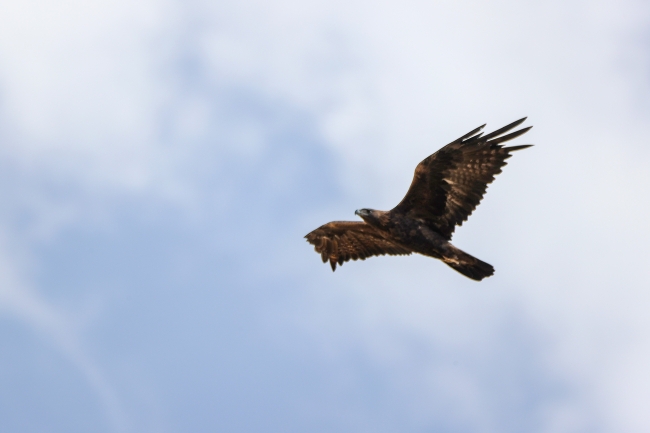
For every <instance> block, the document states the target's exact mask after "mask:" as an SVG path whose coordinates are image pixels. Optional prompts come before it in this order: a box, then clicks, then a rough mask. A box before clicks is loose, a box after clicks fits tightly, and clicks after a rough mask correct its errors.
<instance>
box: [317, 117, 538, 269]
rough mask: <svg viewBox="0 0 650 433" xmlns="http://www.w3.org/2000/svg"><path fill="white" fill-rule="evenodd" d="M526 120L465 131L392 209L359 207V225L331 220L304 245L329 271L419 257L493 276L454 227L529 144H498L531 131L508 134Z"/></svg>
mask: <svg viewBox="0 0 650 433" xmlns="http://www.w3.org/2000/svg"><path fill="white" fill-rule="evenodd" d="M525 120H526V118H525V117H524V118H523V119H519V120H517V121H516V122H513V123H511V124H509V125H507V126H504V127H503V128H501V129H498V130H496V131H494V132H492V133H490V134H487V135H483V133H482V132H481V130H482V129H483V128H484V127H485V125H482V126H479V127H478V128H476V129H474V130H472V131H470V132H468V133H467V134H465V135H463V136H462V137H460V138H458V139H456V140H454V141H452V142H451V143H449V144H448V145H446V146H444V147H443V148H441V149H440V150H438V151H437V152H436V153H434V154H432V155H430V156H428V157H427V158H425V159H424V160H423V161H422V162H420V163H419V164H418V166H417V167H416V168H415V175H414V176H413V181H412V182H411V186H410V188H409V190H408V192H407V193H406V196H404V198H403V199H402V201H401V202H400V203H399V204H398V205H397V206H395V207H394V208H393V209H392V210H389V211H380V210H374V209H359V210H357V211H355V212H354V213H355V215H358V216H359V217H361V219H362V220H363V221H332V222H330V223H327V224H325V225H322V226H320V227H318V228H317V229H316V230H314V231H312V232H311V233H309V234H308V235H307V236H305V238H306V239H307V242H309V243H310V244H312V245H313V246H314V248H315V250H316V252H317V253H320V255H321V258H322V259H323V263H327V262H328V261H329V263H330V265H331V267H332V271H335V270H336V265H337V264H338V265H343V263H345V262H347V261H348V260H359V259H360V260H365V259H366V258H368V257H371V256H378V255H385V254H389V255H409V254H411V253H419V254H422V255H425V256H427V257H433V258H436V259H439V260H442V261H443V262H444V263H446V264H447V265H448V266H450V267H451V268H453V269H455V270H456V271H458V272H460V273H461V274H463V275H465V276H466V277H469V278H471V279H473V280H476V281H481V280H482V279H483V278H485V277H489V276H490V275H492V274H494V268H493V267H492V265H490V264H488V263H485V262H483V261H481V260H479V259H477V258H476V257H473V256H471V255H469V254H467V253H466V252H464V251H461V250H460V249H458V248H456V247H455V246H453V245H452V244H451V243H450V241H451V237H452V235H453V233H454V229H455V228H456V226H460V225H462V224H463V222H464V221H466V220H467V218H468V217H469V216H470V214H471V213H472V212H473V211H474V209H476V206H478V204H479V203H480V202H481V199H482V198H483V195H484V194H485V191H486V189H487V186H488V184H490V183H491V182H492V181H493V180H494V177H495V176H496V175H497V174H499V173H501V168H502V167H503V166H505V165H506V159H508V158H510V156H512V155H511V154H512V152H515V151H517V150H522V149H526V148H528V147H531V146H532V145H530V144H525V145H520V146H511V147H503V145H502V143H505V142H507V141H510V140H512V139H514V138H517V137H519V136H520V135H522V134H525V133H526V132H527V131H528V130H529V129H530V128H532V126H529V127H527V128H522V129H519V130H517V131H514V132H511V133H509V134H507V135H506V133H507V132H509V131H511V130H512V129H514V128H516V127H517V126H519V125H520V124H521V123H523V122H524V121H525Z"/></svg>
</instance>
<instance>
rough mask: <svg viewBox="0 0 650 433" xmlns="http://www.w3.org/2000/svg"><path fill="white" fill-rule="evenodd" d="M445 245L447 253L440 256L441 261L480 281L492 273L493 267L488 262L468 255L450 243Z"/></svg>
mask: <svg viewBox="0 0 650 433" xmlns="http://www.w3.org/2000/svg"><path fill="white" fill-rule="evenodd" d="M447 246H448V249H447V251H446V253H447V254H445V257H443V258H442V261H443V262H445V263H446V264H447V265H449V266H450V267H452V268H453V269H455V270H457V271H458V272H460V273H461V274H463V275H465V276H466V277H468V278H471V279H472V280H476V281H481V280H482V279H483V278H485V277H489V276H490V275H492V274H494V268H493V267H492V265H490V264H489V263H485V262H483V261H481V260H479V259H477V258H476V257H473V256H470V255H469V254H467V253H466V252H464V251H461V250H459V249H458V248H456V247H454V246H453V245H451V244H447Z"/></svg>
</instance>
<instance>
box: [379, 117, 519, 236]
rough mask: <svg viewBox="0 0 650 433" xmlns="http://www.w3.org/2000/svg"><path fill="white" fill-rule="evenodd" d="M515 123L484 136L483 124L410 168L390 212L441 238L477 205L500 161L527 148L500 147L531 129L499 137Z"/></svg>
mask: <svg viewBox="0 0 650 433" xmlns="http://www.w3.org/2000/svg"><path fill="white" fill-rule="evenodd" d="M524 120H526V118H525V117H524V118H523V119H520V120H517V121H516V122H513V123H511V124H510V125H507V126H504V127H503V128H501V129H498V130H496V131H494V132H492V133H490V134H488V135H485V136H483V135H482V133H480V131H481V129H483V127H484V126H485V125H483V126H480V127H478V128H476V129H475V130H473V131H471V132H469V133H468V134H465V135H463V136H462V137H460V138H458V139H457V140H455V141H453V142H451V143H449V144H448V145H446V146H445V147H443V148H442V149H440V150H439V151H437V152H436V153H434V154H433V155H430V156H429V157H428V158H426V159H424V160H423V161H422V162H421V163H420V164H418V166H417V167H416V168H415V175H414V177H413V182H412V183H411V187H410V188H409V190H408V192H407V193H406V196H405V197H404V198H403V199H402V201H401V202H400V203H399V204H398V205H397V206H396V207H395V208H394V209H393V210H392V211H391V212H394V213H402V214H405V215H408V216H410V217H412V218H419V219H422V220H424V221H426V222H427V223H428V224H430V225H431V226H433V227H432V228H435V229H436V230H438V231H439V233H440V234H442V235H443V236H445V237H446V238H447V239H451V235H452V234H453V232H454V229H455V227H456V226H457V225H461V224H462V223H463V222H464V221H466V220H467V218H468V217H469V216H470V214H471V213H472V212H473V211H474V209H476V206H478V204H479V203H480V202H481V199H482V198H483V195H484V194H485V190H486V189H487V185H488V184H489V183H491V182H492V181H493V180H494V177H495V176H496V175H497V174H499V173H501V168H502V167H503V166H504V165H506V162H505V160H506V159H508V158H510V156H511V155H510V154H511V153H512V152H514V151H516V150H520V149H525V148H527V147H530V145H523V146H512V147H503V146H502V145H501V143H504V142H506V141H509V140H512V139H513V138H516V137H519V136H520V135H522V134H524V133H526V132H527V131H528V130H529V129H530V128H532V126H531V127H528V128H523V129H520V130H518V131H515V132H512V133H510V134H508V135H503V134H505V133H506V132H508V131H510V130H511V129H513V128H515V127H517V126H518V125H520V124H521V123H522V122H523V121H524Z"/></svg>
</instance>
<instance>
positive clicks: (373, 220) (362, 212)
mask: <svg viewBox="0 0 650 433" xmlns="http://www.w3.org/2000/svg"><path fill="white" fill-rule="evenodd" d="M382 213H383V212H381V211H378V210H374V209H365V208H364V209H357V210H356V211H354V214H355V215H359V216H360V217H361V219H362V220H364V221H365V222H367V223H368V224H371V225H373V226H379V225H381V222H380V221H379V217H380V216H381V214H382Z"/></svg>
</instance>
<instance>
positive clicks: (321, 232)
mask: <svg viewBox="0 0 650 433" xmlns="http://www.w3.org/2000/svg"><path fill="white" fill-rule="evenodd" d="M305 238H306V239H307V242H309V243H310V244H312V245H313V246H314V247H315V250H316V252H318V253H320V255H321V258H322V259H323V263H325V262H327V261H328V260H329V262H330V265H331V266H332V271H334V270H336V264H337V263H338V264H339V265H343V263H344V262H347V261H348V260H358V259H361V260H365V259H366V258H367V257H370V256H383V255H384V254H391V255H408V254H411V252H412V251H411V250H410V249H408V248H406V247H404V246H402V245H398V244H396V243H394V242H393V241H392V240H391V239H390V238H389V236H388V235H387V234H386V233H383V232H381V231H379V230H377V229H375V228H374V227H373V226H371V225H369V224H366V223H365V222H356V221H332V222H331V223H327V224H325V225H322V226H320V227H318V228H317V229H316V230H314V231H313V232H311V233H309V234H308V235H307V236H305Z"/></svg>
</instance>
